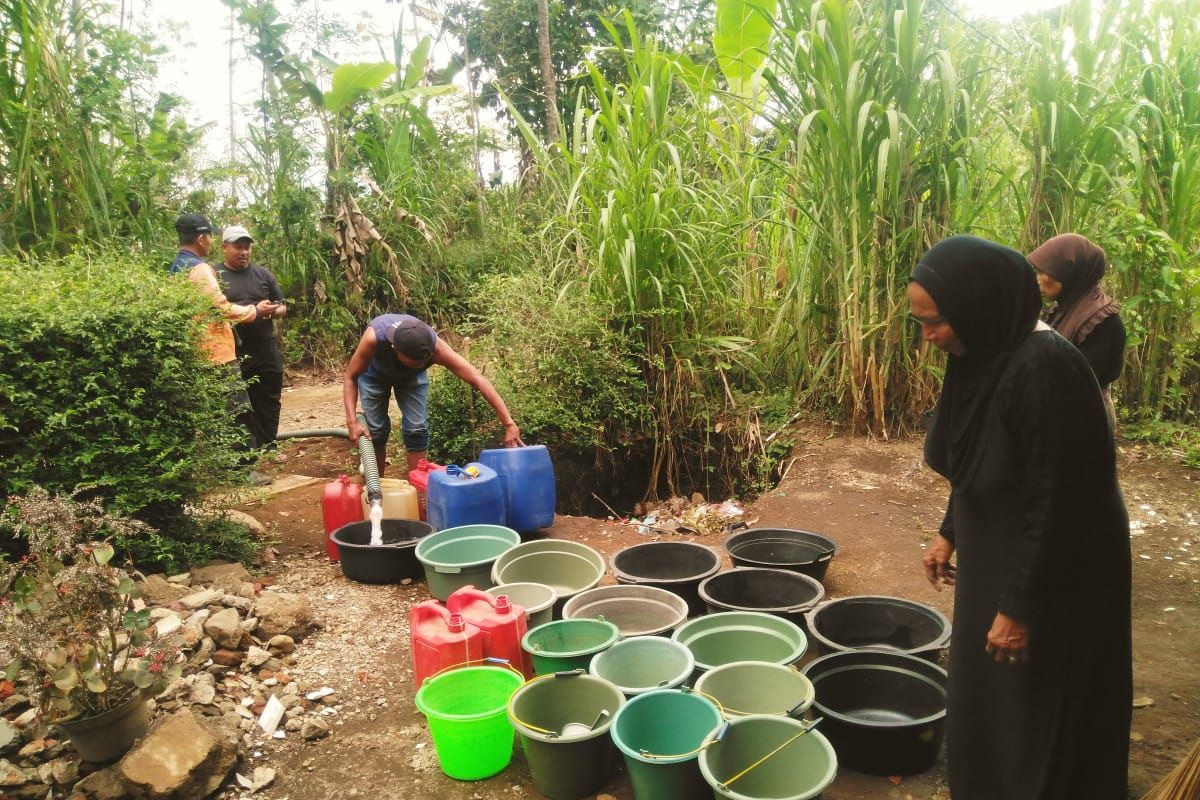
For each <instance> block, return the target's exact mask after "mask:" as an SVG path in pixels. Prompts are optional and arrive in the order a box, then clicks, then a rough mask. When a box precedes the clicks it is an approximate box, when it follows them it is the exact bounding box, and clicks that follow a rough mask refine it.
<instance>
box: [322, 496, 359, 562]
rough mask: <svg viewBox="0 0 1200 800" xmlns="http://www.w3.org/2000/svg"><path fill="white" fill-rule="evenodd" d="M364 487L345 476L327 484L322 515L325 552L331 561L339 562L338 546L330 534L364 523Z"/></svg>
mask: <svg viewBox="0 0 1200 800" xmlns="http://www.w3.org/2000/svg"><path fill="white" fill-rule="evenodd" d="M361 498H362V487H361V486H359V485H358V484H357V483H352V482H351V481H350V478H348V477H347V476H345V475H342V476H340V477H339V478H338V479H337V480H334V481H330V482H329V483H327V484H325V494H324V495H323V496H322V497H321V515H322V516H323V517H324V518H325V550H326V552H328V553H329V560H330V561H337V560H338V549H337V545H336V544H334V543H333V539H332V538H330V536H329V534H331V533H333V532H334V531H336V530H337V529H338V528H340V527H342V526H343V525H349V524H350V523H351V522H362V518H363V512H362V499H361Z"/></svg>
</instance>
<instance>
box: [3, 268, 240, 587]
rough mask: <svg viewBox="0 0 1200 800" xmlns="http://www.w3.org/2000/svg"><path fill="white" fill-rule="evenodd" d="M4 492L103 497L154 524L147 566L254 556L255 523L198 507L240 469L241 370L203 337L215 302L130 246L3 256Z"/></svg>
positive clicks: (140, 546)
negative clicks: (210, 349) (199, 511)
mask: <svg viewBox="0 0 1200 800" xmlns="http://www.w3.org/2000/svg"><path fill="white" fill-rule="evenodd" d="M0 296H3V297H4V298H5V303H4V304H3V307H2V308H0V396H2V397H4V398H6V402H5V404H4V405H3V406H0V492H3V494H4V495H6V496H7V495H15V494H22V493H24V492H26V491H27V490H29V489H30V488H31V487H33V486H35V485H38V486H42V487H44V488H45V489H46V490H48V491H50V492H51V493H54V494H73V495H77V496H80V497H99V498H101V499H102V500H103V501H104V503H105V506H106V507H107V508H108V509H109V510H110V511H113V512H115V513H118V514H123V515H127V516H132V517H134V518H136V519H139V520H141V521H143V522H146V523H148V524H149V525H151V526H152V527H154V528H155V529H156V530H157V534H156V535H155V536H153V537H151V538H150V539H148V540H147V541H123V542H120V543H119V544H121V545H122V546H123V547H125V548H126V550H127V551H128V552H129V553H130V554H132V555H133V556H134V557H135V559H137V560H139V561H140V563H141V564H142V565H143V566H145V565H147V562H150V563H152V564H153V565H156V566H162V567H168V568H177V567H179V566H186V565H188V564H190V563H192V562H194V561H198V560H203V559H205V558H207V557H212V556H216V555H232V556H235V557H237V556H244V555H245V553H246V549H247V547H248V540H247V539H246V538H245V533H244V532H243V533H237V532H233V531H230V530H224V529H219V526H218V527H213V524H212V523H203V522H198V521H195V520H193V519H190V518H189V517H188V516H187V514H186V513H185V509H186V508H188V507H192V508H195V507H199V506H200V504H201V498H202V496H203V495H204V494H205V493H206V492H208V491H210V490H212V489H213V488H215V487H216V486H218V485H220V484H221V483H224V482H228V478H229V477H230V476H231V475H233V474H235V473H234V471H233V470H234V467H235V464H236V460H237V454H236V453H234V452H233V450H232V444H233V443H234V441H235V440H236V439H237V438H238V436H239V433H238V431H237V430H236V428H235V423H234V420H232V419H231V418H230V415H229V413H228V411H227V410H226V401H225V398H226V396H227V392H228V390H229V380H230V378H229V376H228V373H227V371H226V370H224V369H221V368H216V367H214V366H213V365H212V364H210V363H209V362H208V361H207V360H206V359H205V358H204V356H203V354H202V353H201V351H200V349H199V346H198V341H199V339H198V333H199V329H200V322H199V320H200V319H202V318H203V317H204V315H205V314H211V313H213V312H212V309H211V305H210V304H209V303H208V302H207V301H206V300H205V299H203V298H202V297H201V296H200V295H199V294H198V293H197V292H196V291H195V290H194V289H193V287H192V286H191V284H189V283H188V282H187V281H186V280H183V279H181V278H177V277H171V276H169V275H167V274H166V272H165V270H164V269H163V267H162V265H161V264H157V263H156V264H153V265H149V264H140V263H137V262H136V261H135V260H134V259H131V258H130V257H129V256H128V255H123V256H122V257H120V258H117V257H111V256H109V257H94V258H92V259H89V258H88V257H86V256H82V255H77V256H74V257H71V258H69V259H67V260H64V261H41V262H37V263H33V264H25V263H16V262H12V261H7V262H0Z"/></svg>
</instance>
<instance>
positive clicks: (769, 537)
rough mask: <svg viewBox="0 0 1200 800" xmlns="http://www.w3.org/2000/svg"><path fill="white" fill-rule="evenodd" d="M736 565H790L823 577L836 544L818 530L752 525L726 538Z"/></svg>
mask: <svg viewBox="0 0 1200 800" xmlns="http://www.w3.org/2000/svg"><path fill="white" fill-rule="evenodd" d="M725 550H726V551H728V553H729V558H730V559H731V560H732V561H733V565H734V566H735V567H768V568H771V569H789V570H791V571H793V572H802V573H804V574H805V575H808V576H810V577H813V578H816V579H817V580H819V581H823V580H825V573H826V572H827V571H828V570H829V562H830V561H832V560H833V557H834V556H835V555H837V544H835V543H834V541H833V540H832V539H829V538H826V537H824V536H822V535H821V534H819V533H812V532H810V531H797V530H792V529H790V528H751V529H750V530H745V531H739V532H738V533H735V534H733V535H732V536H730V537H729V538H728V539H726V540H725Z"/></svg>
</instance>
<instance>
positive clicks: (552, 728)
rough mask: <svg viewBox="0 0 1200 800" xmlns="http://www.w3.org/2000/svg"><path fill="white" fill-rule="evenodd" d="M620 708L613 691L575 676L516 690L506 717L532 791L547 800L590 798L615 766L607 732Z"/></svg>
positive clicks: (590, 678)
mask: <svg viewBox="0 0 1200 800" xmlns="http://www.w3.org/2000/svg"><path fill="white" fill-rule="evenodd" d="M624 704H625V695H623V694H621V690H620V689H618V688H617V687H616V686H613V685H612V684H611V683H609V682H608V681H606V680H604V679H603V678H597V677H595V676H593V675H586V674H584V673H580V672H569V673H560V674H556V675H547V676H545V677H541V678H534V679H533V680H531V681H529V682H528V683H526V684H525V685H524V686H522V687H521V688H520V689H518V690H517V691H516V693H515V694H513V696H512V700H510V701H509V704H508V718H509V720H510V721H511V722H512V725H513V727H514V728H516V730H517V734H518V735H519V736H520V739H521V749H522V750H524V751H525V761H526V763H527V764H528V765H529V774H530V776H531V777H532V778H533V787H534V788H535V789H537V790H538V791H539V792H541V793H542V794H543V795H545V796H546V797H548V798H550V800H579V799H580V798H583V797H590V796H591V795H594V794H596V792H598V791H599V790H600V789H601V788H602V787H603V786H604V784H605V783H607V782H608V779H609V777H610V776H611V775H612V772H613V768H614V767H615V766H616V761H617V751H616V748H615V747H614V746H613V742H612V739H611V738H610V737H609V729H610V728H611V726H612V721H613V717H614V716H615V715H616V714H617V712H618V711H619V710H620V709H621V707H622V706H623V705H624Z"/></svg>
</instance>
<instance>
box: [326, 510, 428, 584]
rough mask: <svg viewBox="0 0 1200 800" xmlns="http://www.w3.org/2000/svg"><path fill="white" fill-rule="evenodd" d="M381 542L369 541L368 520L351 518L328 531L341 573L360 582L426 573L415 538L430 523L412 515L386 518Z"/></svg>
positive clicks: (395, 579)
mask: <svg viewBox="0 0 1200 800" xmlns="http://www.w3.org/2000/svg"><path fill="white" fill-rule="evenodd" d="M380 527H381V528H382V533H383V544H381V545H372V544H371V523H370V521H363V522H351V523H348V524H346V525H343V526H342V527H340V528H338V529H337V530H335V531H334V532H333V533H331V534H329V536H330V538H331V539H333V542H334V544H336V545H337V549H338V559H339V562H340V563H341V565H342V574H343V575H345V576H346V577H347V578H349V579H350V580H352V581H358V582H359V583H399V582H400V581H402V580H404V579H405V578H420V577H421V576H423V575H424V574H425V570H424V568H423V567H422V566H421V562H419V561H417V555H416V549H417V542H418V541H420V539H421V537H422V536H426V535H428V534H430V533H433V526H431V525H429V524H428V523H426V522H420V521H418V520H415V519H385V520H383V521H382V522H381V523H380Z"/></svg>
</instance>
